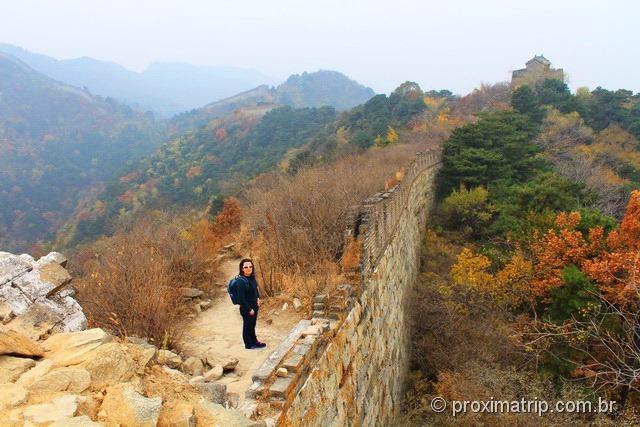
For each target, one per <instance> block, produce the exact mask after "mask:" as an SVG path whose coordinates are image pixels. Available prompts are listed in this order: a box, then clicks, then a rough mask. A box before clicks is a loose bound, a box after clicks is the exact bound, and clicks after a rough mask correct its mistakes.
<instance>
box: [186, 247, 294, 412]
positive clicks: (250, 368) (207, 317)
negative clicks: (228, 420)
mask: <svg viewBox="0 0 640 427" xmlns="http://www.w3.org/2000/svg"><path fill="white" fill-rule="evenodd" d="M239 262H240V259H239V258H238V259H230V260H227V261H224V262H223V264H222V265H221V268H220V271H221V276H220V277H219V278H218V280H216V283H220V284H221V286H220V289H217V290H216V295H215V298H214V299H213V304H212V306H211V308H210V309H208V310H206V311H204V312H202V313H201V314H199V315H198V317H196V318H195V319H194V320H193V321H192V322H191V324H189V325H188V326H187V331H186V332H185V336H184V337H183V339H182V346H181V347H182V349H183V352H184V353H185V355H186V356H196V357H201V358H204V355H205V353H207V352H208V351H209V350H210V349H211V350H213V352H214V353H215V354H216V358H217V359H219V360H220V362H222V361H223V360H225V359H229V358H236V359H238V360H239V362H238V366H237V367H236V369H235V372H234V373H229V374H225V376H224V377H222V379H220V380H219V382H222V383H225V384H227V391H228V392H235V393H238V394H239V395H240V401H241V402H242V401H243V400H244V392H245V391H246V390H247V389H248V388H249V386H250V385H251V376H252V375H253V372H254V371H255V370H256V369H257V368H258V367H259V366H260V365H261V364H262V362H263V361H264V360H265V359H266V358H267V356H269V354H270V353H271V351H273V349H274V348H275V347H276V346H277V345H278V343H280V341H281V340H282V339H283V338H284V337H285V336H286V335H287V333H288V332H289V330H290V329H291V328H292V327H293V326H294V325H295V324H296V323H297V322H298V320H300V319H301V318H302V313H296V312H294V311H293V310H292V309H288V310H286V311H282V310H281V308H280V307H269V304H268V301H267V304H263V306H262V307H261V310H260V314H259V317H258V323H257V326H256V335H257V336H258V339H259V340H260V341H262V342H265V343H266V344H267V347H266V348H265V349H259V350H257V349H254V350H247V349H245V348H244V343H243V342H242V316H240V313H239V311H238V306H237V305H233V304H232V303H231V300H230V299H229V295H228V294H227V290H226V284H227V282H228V281H229V279H231V278H232V277H233V276H235V275H237V274H238V263H239Z"/></svg>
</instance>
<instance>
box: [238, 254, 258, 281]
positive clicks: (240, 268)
mask: <svg viewBox="0 0 640 427" xmlns="http://www.w3.org/2000/svg"><path fill="white" fill-rule="evenodd" d="M245 262H250V263H251V265H252V266H253V269H251V275H250V276H249V277H254V276H255V272H256V266H255V265H254V264H253V261H252V260H251V259H250V258H243V259H242V261H240V265H239V266H238V271H239V273H238V274H240V276H244V274H242V264H244V263H245Z"/></svg>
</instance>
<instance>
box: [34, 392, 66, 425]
mask: <svg viewBox="0 0 640 427" xmlns="http://www.w3.org/2000/svg"><path fill="white" fill-rule="evenodd" d="M77 410H78V396H74V395H66V396H62V397H59V398H57V399H54V400H53V402H51V403H42V404H39V405H31V406H29V407H28V408H27V409H25V410H24V412H23V413H22V417H23V418H24V420H25V421H28V422H30V423H32V424H35V425H49V424H50V423H52V422H55V421H63V420H67V419H69V418H72V417H73V416H74V415H76V412H77Z"/></svg>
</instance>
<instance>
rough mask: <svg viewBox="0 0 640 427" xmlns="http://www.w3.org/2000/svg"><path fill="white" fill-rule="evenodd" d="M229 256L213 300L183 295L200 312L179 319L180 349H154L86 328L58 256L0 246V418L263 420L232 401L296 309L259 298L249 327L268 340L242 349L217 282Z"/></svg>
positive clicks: (47, 422)
mask: <svg viewBox="0 0 640 427" xmlns="http://www.w3.org/2000/svg"><path fill="white" fill-rule="evenodd" d="M237 262H238V261H237V260H231V261H229V262H226V263H224V264H223V265H224V272H223V276H224V277H221V278H220V280H219V283H220V288H221V289H220V292H219V295H218V296H217V297H216V298H214V299H213V301H211V302H209V301H206V299H202V298H201V295H190V296H187V295H185V297H189V298H194V303H195V304H197V305H198V310H197V311H201V313H200V314H198V315H197V316H195V318H194V319H193V320H192V321H191V322H187V326H186V329H185V338H184V345H183V346H181V347H183V348H181V349H180V350H181V351H182V352H181V353H179V352H178V351H177V350H176V351H169V350H159V349H157V348H156V347H154V346H153V345H150V344H148V343H147V342H146V341H145V340H144V339H142V338H134V337H129V338H128V339H120V338H116V337H114V336H112V335H110V334H108V333H107V332H105V331H103V330H101V329H86V325H87V322H86V318H85V317H84V314H83V313H82V310H81V307H80V306H79V305H78V304H77V302H76V301H75V300H74V299H73V290H72V288H70V287H69V286H67V285H68V284H69V281H70V279H71V278H70V276H69V275H68V273H67V272H66V269H65V268H64V267H65V265H66V259H65V258H64V257H63V256H62V255H60V254H57V253H52V254H49V255H47V256H46V257H43V258H41V259H40V260H38V261H35V260H33V258H31V257H29V256H28V255H21V256H15V255H12V254H8V253H6V252H0V321H1V322H2V325H0V420H2V421H0V424H2V425H15V426H22V425H28V426H31V425H35V426H41V425H42V426H93V425H96V426H98V425H103V426H118V425H122V426H154V425H160V426H189V427H191V426H215V425H218V426H228V425H229V426H231V425H232V426H254V425H255V426H258V425H268V424H270V422H269V420H266V421H260V422H256V421H252V420H250V419H249V418H246V417H244V416H243V414H242V413H241V412H239V411H236V410H233V409H231V408H235V407H238V406H239V404H240V401H241V399H242V398H243V397H244V391H245V390H246V388H247V387H248V385H249V384H250V383H251V377H252V372H253V370H255V368H256V367H257V366H259V365H260V364H261V363H262V361H263V360H264V359H265V358H267V356H268V355H269V354H270V347H272V346H275V345H276V344H277V343H278V342H279V340H280V339H281V337H283V336H285V335H286V333H287V332H288V329H289V328H290V327H291V325H292V324H294V323H295V322H296V321H297V320H298V318H299V317H301V315H302V313H300V312H295V311H294V310H293V309H291V308H290V309H288V310H282V307H280V306H279V307H271V308H269V307H268V306H265V307H264V310H263V313H262V315H261V318H259V321H258V329H257V331H258V336H259V337H260V338H261V339H263V340H264V341H266V342H267V344H269V346H270V347H267V350H246V349H244V346H243V345H242V340H241V328H242V319H241V318H240V316H239V314H238V313H237V307H236V306H233V305H232V304H231V302H230V300H229V298H228V296H227V295H226V290H225V289H224V286H225V285H226V281H227V279H228V278H229V277H231V276H233V275H234V274H235V270H236V269H237ZM226 276H229V277H226ZM185 292H187V290H185ZM196 301H197V302H196ZM203 309H204V311H202V310H203Z"/></svg>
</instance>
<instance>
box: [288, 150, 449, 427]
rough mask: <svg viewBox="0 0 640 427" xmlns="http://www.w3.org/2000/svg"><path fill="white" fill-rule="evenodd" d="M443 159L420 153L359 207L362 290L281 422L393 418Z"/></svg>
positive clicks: (356, 228)
mask: <svg viewBox="0 0 640 427" xmlns="http://www.w3.org/2000/svg"><path fill="white" fill-rule="evenodd" d="M440 163H441V153H440V152H439V151H431V152H426V153H418V154H417V155H416V159H415V160H414V161H413V163H412V164H411V165H410V167H409V168H408V170H407V171H406V174H405V177H404V179H403V180H402V182H401V183H400V184H398V185H397V186H396V187H395V188H393V189H391V190H390V191H388V192H385V193H379V194H376V195H375V196H373V197H371V198H370V199H367V200H366V201H365V202H364V203H363V204H362V205H361V206H359V207H354V208H353V209H352V213H351V215H350V219H349V222H350V224H349V225H348V228H347V231H346V233H345V234H346V236H347V237H355V238H357V239H358V241H359V242H361V244H362V249H363V251H362V258H361V266H360V273H361V274H360V276H361V283H360V286H359V288H360V289H359V295H357V297H356V300H355V303H354V304H353V305H352V306H351V308H350V309H349V311H348V312H347V313H345V317H344V318H343V319H342V320H341V324H340V325H339V326H338V327H337V328H336V329H334V333H333V336H332V337H331V339H330V341H329V343H328V345H327V346H326V348H325V349H324V351H322V352H321V353H320V354H319V355H318V356H317V357H315V358H314V360H312V361H310V362H311V363H312V366H313V369H312V370H311V372H310V374H309V376H308V378H307V379H306V381H305V382H304V385H302V387H301V388H300V389H299V391H298V392H297V393H296V394H294V395H292V396H290V397H289V399H287V402H286V404H285V407H284V410H283V412H282V413H281V415H280V417H279V419H278V425H281V426H305V427H311V426H323V427H324V426H351V425H353V426H387V425H392V421H393V419H394V417H395V415H396V412H397V409H398V405H397V404H398V403H399V402H400V401H401V399H402V397H403V393H404V384H405V378H406V373H407V369H408V361H409V344H410V342H409V339H410V335H409V332H410V331H409V330H408V325H407V313H406V299H407V297H408V295H409V294H410V292H411V288H412V285H413V284H414V282H415V279H416V277H417V274H418V268H419V251H420V246H421V243H422V239H423V236H424V230H425V225H426V218H427V214H428V212H429V210H430V209H431V207H432V205H433V201H434V180H435V174H436V172H437V170H438V168H439V166H440Z"/></svg>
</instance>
